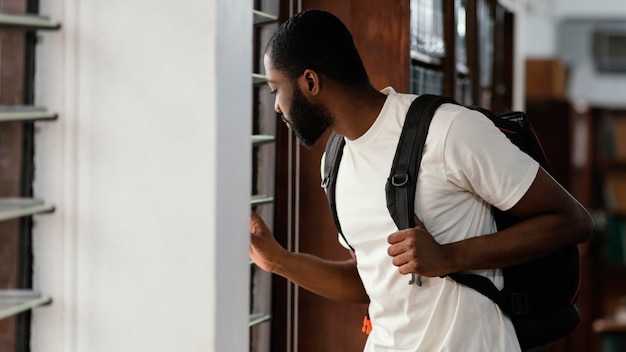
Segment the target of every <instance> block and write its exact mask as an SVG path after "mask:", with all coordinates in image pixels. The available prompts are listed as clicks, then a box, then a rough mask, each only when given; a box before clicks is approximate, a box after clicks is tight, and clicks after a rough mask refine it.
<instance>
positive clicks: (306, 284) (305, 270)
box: [272, 252, 369, 303]
mask: <svg viewBox="0 0 626 352" xmlns="http://www.w3.org/2000/svg"><path fill="white" fill-rule="evenodd" d="M272 272H273V273H275V274H277V275H280V276H283V277H285V278H287V279H288V280H290V281H292V282H293V283H295V284H296V285H298V286H301V287H302V288H305V289H307V290H309V291H311V292H314V293H316V294H318V295H320V296H323V297H326V298H330V299H334V300H339V301H348V302H353V303H369V298H368V296H367V294H366V292H365V289H364V288H363V283H362V282H361V279H360V277H359V274H358V271H357V269H356V261H355V260H354V259H350V260H346V261H330V260H324V259H321V258H319V257H315V256H312V255H309V254H304V253H293V252H286V253H284V255H283V256H281V258H280V260H278V261H277V262H275V267H274V268H273V269H272Z"/></svg>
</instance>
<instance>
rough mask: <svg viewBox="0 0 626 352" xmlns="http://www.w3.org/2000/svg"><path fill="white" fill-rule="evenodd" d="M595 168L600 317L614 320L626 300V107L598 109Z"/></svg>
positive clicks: (595, 118)
mask: <svg viewBox="0 0 626 352" xmlns="http://www.w3.org/2000/svg"><path fill="white" fill-rule="evenodd" d="M593 115H594V127H595V131H594V132H595V140H596V143H595V155H596V162H595V169H596V170H595V171H596V175H597V180H596V183H597V184H598V186H597V187H598V188H599V192H597V194H598V195H597V196H596V199H595V208H596V209H597V212H598V213H599V214H601V221H600V222H599V224H597V225H599V226H597V227H598V229H597V230H598V235H597V238H596V239H595V241H596V242H597V246H596V247H597V252H596V257H597V259H596V261H597V266H598V270H597V280H598V285H597V286H598V287H599V289H598V299H597V301H598V302H602V303H601V304H600V306H599V307H598V318H607V319H611V318H612V316H613V315H614V313H615V311H616V309H617V307H618V306H619V302H621V301H622V300H624V299H626V108H624V109H616V108H596V109H594V112H593Z"/></svg>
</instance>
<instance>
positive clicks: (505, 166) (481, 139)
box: [443, 109, 539, 210]
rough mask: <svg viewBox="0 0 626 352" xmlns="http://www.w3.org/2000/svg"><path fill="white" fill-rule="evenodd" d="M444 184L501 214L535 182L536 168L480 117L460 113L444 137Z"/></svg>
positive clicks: (473, 114) (535, 165) (536, 166)
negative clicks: (445, 179) (454, 186)
mask: <svg viewBox="0 0 626 352" xmlns="http://www.w3.org/2000/svg"><path fill="white" fill-rule="evenodd" d="M443 154H444V155H443V158H444V167H445V174H446V177H447V180H448V181H449V182H452V183H453V184H455V185H456V186H458V187H460V188H462V189H464V190H467V191H469V192H472V193H474V194H476V195H478V196H479V197H481V198H482V199H484V200H485V201H486V202H488V203H490V204H492V205H493V206H495V207H497V208H499V209H501V210H509V209H510V208H512V207H513V206H514V205H515V204H517V202H518V201H519V200H520V199H521V198H522V197H523V196H524V194H525V193H526V191H528V189H529V188H530V186H531V184H532V182H533V181H534V180H535V177H536V175H537V172H538V170H539V164H538V163H537V162H536V161H535V160H534V159H532V158H531V157H530V156H529V155H527V154H526V153H524V152H522V151H521V150H520V149H519V148H518V147H517V146H516V145H514V144H513V143H512V142H511V141H509V139H508V138H507V137H506V136H505V135H504V134H503V133H502V132H501V131H500V130H499V129H498V128H497V127H496V126H495V125H494V124H493V122H491V120H489V119H488V118H487V117H485V116H484V115H483V114H481V113H479V112H477V111H474V110H469V109H462V110H460V112H459V113H458V114H457V115H456V116H455V118H454V120H453V121H452V123H451V124H450V127H449V130H448V132H447V134H446V136H445V143H444V150H443Z"/></svg>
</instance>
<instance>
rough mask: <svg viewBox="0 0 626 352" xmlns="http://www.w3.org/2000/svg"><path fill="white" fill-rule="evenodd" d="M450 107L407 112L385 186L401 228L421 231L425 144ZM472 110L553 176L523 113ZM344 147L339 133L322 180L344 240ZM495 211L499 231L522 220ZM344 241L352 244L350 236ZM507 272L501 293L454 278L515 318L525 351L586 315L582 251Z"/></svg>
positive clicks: (474, 278)
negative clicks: (418, 209)
mask: <svg viewBox="0 0 626 352" xmlns="http://www.w3.org/2000/svg"><path fill="white" fill-rule="evenodd" d="M444 103H452V104H458V103H457V102H455V101H454V100H452V99H450V98H447V97H440V96H435V95H428V94H423V95H420V96H419V97H417V98H416V99H415V100H414V101H413V103H412V104H411V106H410V108H409V111H408V113H407V117H406V121H405V123H404V126H403V129H402V133H401V135H400V140H399V142H398V147H397V149H396V154H395V157H394V160H393V164H392V167H391V172H390V176H389V178H388V180H387V185H386V187H385V191H386V194H387V208H388V209H389V212H390V214H391V216H392V218H393V219H394V221H395V223H396V225H397V226H398V228H399V229H407V228H411V227H414V226H415V223H414V219H413V214H415V209H414V198H415V189H416V181H417V173H418V171H419V165H420V162H421V159H422V153H423V150H424V143H425V141H426V135H427V134H428V128H429V126H430V121H431V120H432V117H433V115H434V113H435V110H436V109H437V108H438V107H439V106H440V105H441V104H444ZM469 108H471V109H475V110H478V111H480V112H482V113H483V114H484V115H485V116H487V117H488V118H489V119H490V120H491V121H492V122H493V123H494V124H495V125H496V126H497V127H498V128H499V129H500V130H501V131H502V132H503V133H504V134H505V135H506V136H507V137H508V138H509V139H510V140H511V142H513V143H514V144H515V145H517V146H518V147H519V148H520V149H521V150H522V151H524V152H525V153H527V154H528V155H530V156H531V157H533V158H534V159H535V160H537V162H539V164H540V165H541V166H542V167H543V168H544V169H545V170H546V171H547V172H548V173H550V167H549V165H548V161H547V159H546V156H545V154H544V152H543V150H542V148H541V145H540V143H539V141H538V139H537V136H536V134H535V132H534V130H533V128H532V126H531V124H530V121H529V120H528V119H527V117H526V115H525V114H524V113H523V112H509V113H504V114H494V113H492V112H491V111H488V110H485V109H481V108H477V107H469ZM344 144H345V142H344V138H343V137H342V136H339V135H336V134H334V133H333V134H331V136H330V137H329V140H328V143H327V146H326V156H325V162H324V179H323V181H322V187H323V188H324V190H325V191H326V195H327V197H328V202H329V205H330V209H331V213H332V215H333V219H334V221H335V225H336V226H337V230H338V231H339V233H340V234H341V236H342V237H343V233H342V232H341V226H340V224H339V220H338V218H337V210H336V207H335V185H336V177H337V171H338V169H339V163H340V161H341V156H342V153H343V146H344ZM492 211H493V214H494V217H495V220H496V224H497V227H498V229H504V228H506V227H508V226H511V225H512V224H514V223H516V222H518V221H519V220H517V219H516V218H514V217H513V216H512V215H510V214H508V213H506V212H502V211H500V210H498V209H497V208H495V207H492ZM343 239H344V240H345V241H346V243H348V241H347V240H346V239H345V237H343ZM348 245H349V244H348ZM502 272H503V276H504V288H503V289H502V290H498V289H497V288H496V287H495V286H494V285H493V283H492V282H491V281H490V280H489V279H487V278H486V277H483V276H480V275H475V274H470V273H453V274H450V275H449V276H450V277H451V278H452V279H454V280H455V281H457V282H459V283H461V284H464V285H467V286H469V287H472V288H473V289H475V290H477V291H478V292H480V293H482V294H483V295H485V296H487V297H489V298H490V299H491V300H493V301H494V302H495V303H496V304H497V305H498V306H499V307H500V309H502V311H503V312H504V313H505V314H507V315H508V316H509V317H510V318H511V320H512V322H513V325H514V327H515V331H516V333H517V337H518V340H519V342H520V346H521V348H522V350H525V351H528V350H532V349H535V348H539V347H543V346H546V345H550V344H552V343H555V342H557V341H558V340H559V339H561V338H563V337H564V336H565V335H567V334H568V333H569V332H571V331H572V330H573V329H574V328H575V327H576V326H577V325H578V324H579V323H580V314H579V312H578V309H577V307H576V304H575V302H576V298H577V297H578V292H579V290H580V268H579V257H578V248H577V246H575V245H571V246H568V247H565V248H563V249H561V250H560V251H558V252H556V253H553V254H551V255H549V256H547V257H544V258H541V259H539V260H536V261H533V262H530V263H526V264H522V265H518V266H513V267H508V268H502ZM487 328H488V327H487Z"/></svg>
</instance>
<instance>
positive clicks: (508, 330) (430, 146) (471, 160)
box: [336, 87, 539, 352]
mask: <svg viewBox="0 0 626 352" xmlns="http://www.w3.org/2000/svg"><path fill="white" fill-rule="evenodd" d="M382 92H383V93H385V94H387V95H388V97H387V99H386V101H385V104H384V106H383V108H382V110H381V112H380V114H379V116H378V118H377V119H376V121H375V122H374V124H373V125H372V126H371V128H370V129H369V130H368V131H367V132H366V133H365V134H364V135H363V136H361V137H359V138H358V139H356V140H353V141H350V140H346V146H345V148H344V152H343V157H342V160H341V164H340V167H339V171H338V176H337V184H336V204H337V214H338V217H339V220H340V223H341V228H342V230H343V232H344V236H345V237H346V239H347V241H348V242H349V243H350V246H352V247H353V248H354V250H355V253H356V257H357V263H358V264H357V265H358V271H359V274H360V276H361V279H362V281H363V284H364V286H365V289H366V291H367V293H368V295H369V297H370V300H371V302H370V306H369V314H370V317H371V320H372V326H373V328H372V332H371V334H370V335H369V337H368V340H367V343H366V346H365V351H368V352H372V351H376V352H382V351H426V352H435V351H452V352H457V351H463V352H471V351H476V352H484V351H507V352H508V351H519V349H520V348H519V344H518V342H517V337H516V336H515V331H514V329H513V325H512V324H511V321H510V320H509V319H508V318H507V317H506V316H505V315H504V314H503V313H502V312H501V311H500V309H499V308H498V307H497V306H496V305H495V304H494V303H493V302H492V301H490V300H489V299H488V298H486V297H484V296H483V295H481V294H480V293H478V292H476V291H474V290H473V289H471V288H468V287H465V286H463V285H460V284H458V283H456V282H455V281H454V280H452V279H450V278H447V277H446V278H439V277H436V278H427V277H422V281H423V285H422V286H416V285H409V280H410V275H406V276H403V275H401V274H400V273H399V272H398V268H397V267H395V266H394V265H393V264H392V262H391V257H389V256H388V255H387V249H388V247H389V244H388V243H387V237H388V236H389V235H390V234H391V233H393V232H396V231H397V227H396V225H395V224H394V222H393V219H392V218H391V216H390V215H389V212H388V210H387V207H386V199H385V183H386V180H387V177H388V176H389V170H390V168H391V163H392V161H393V157H394V154H395V150H396V146H397V143H398V138H399V136H400V132H401V130H402V125H403V123H404V120H405V117H406V113H407V111H408V108H409V106H410V104H411V102H412V101H413V99H415V97H416V96H415V95H409V94H398V93H396V92H395V91H394V90H393V89H392V88H390V87H389V88H385V89H384V90H383V91H382ZM538 167H539V166H538V164H537V163H536V162H535V161H534V160H532V159H531V158H530V157H528V156H527V155H526V154H524V153H522V152H520V151H519V149H518V148H517V147H516V146H514V145H513V144H512V143H510V142H509V141H508V139H506V137H505V136H504V135H503V134H502V133H501V132H500V131H499V130H498V129H497V128H496V127H495V126H494V125H493V123H491V121H490V120H489V119H487V118H485V117H484V116H483V115H481V114H479V113H477V112H475V111H472V110H469V109H466V108H464V107H461V106H457V105H453V104H444V105H442V106H441V107H440V108H439V109H438V110H437V112H436V114H435V116H434V117H433V120H432V123H431V126H430V129H429V133H428V136H427V139H426V146H425V150H424V154H423V157H422V162H421V168H420V171H419V177H418V182H417V190H416V197H415V209H416V213H417V216H418V218H419V219H420V220H421V221H422V222H423V223H424V224H425V226H426V228H427V230H428V231H429V232H430V233H431V234H432V235H433V236H434V238H435V239H436V240H437V241H438V242H439V243H450V242H455V241H459V240H462V239H465V238H468V237H473V236H478V235H483V234H489V233H493V232H495V223H494V220H493V216H492V215H491V212H490V204H493V205H495V206H497V207H498V208H500V209H502V210H508V209H510V208H511V207H513V206H514V205H515V204H516V203H517V202H518V201H519V199H520V198H521V197H522V196H523V195H524V193H525V192H526V191H527V190H528V188H529V187H530V185H531V183H532V182H533V180H534V179H535V176H536V174H537V171H538ZM340 241H341V242H342V243H343V240H342V239H341V238H340ZM343 244H344V246H345V243H343ZM477 273H480V274H481V275H484V276H486V277H488V278H490V279H491V280H492V281H494V282H495V283H496V285H497V286H499V287H501V286H502V276H501V272H500V270H482V271H478V272H477Z"/></svg>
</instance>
